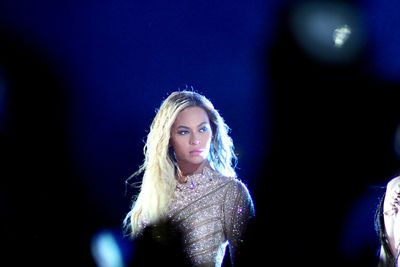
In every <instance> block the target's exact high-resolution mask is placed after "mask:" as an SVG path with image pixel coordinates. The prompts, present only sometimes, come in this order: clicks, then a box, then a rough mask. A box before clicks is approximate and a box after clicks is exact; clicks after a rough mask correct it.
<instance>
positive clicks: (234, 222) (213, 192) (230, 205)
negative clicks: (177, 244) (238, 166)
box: [167, 167, 254, 266]
mask: <svg viewBox="0 0 400 267" xmlns="http://www.w3.org/2000/svg"><path fill="white" fill-rule="evenodd" d="M167 216H168V218H169V219H170V221H171V222H172V224H173V225H174V226H175V227H177V228H178V230H179V231H180V232H181V233H182V236H183V245H184V249H185V253H186V255H187V256H188V258H189V260H190V261H191V262H192V263H193V266H221V265H222V261H223V259H224V255H225V249H226V247H227V246H229V251H230V254H231V259H232V261H233V262H234V261H235V255H236V254H237V253H238V251H237V250H238V249H239V245H240V243H241V242H243V241H242V237H243V233H244V231H245V229H246V224H247V223H248V221H249V219H250V218H252V217H254V206H253V201H252V199H251V196H250V194H249V191H248V189H247V188H246V186H245V185H244V184H243V183H242V182H241V181H240V180H238V179H236V178H233V177H225V176H222V175H221V174H219V173H217V172H216V171H214V170H212V169H210V168H208V167H205V168H204V169H203V171H202V173H199V174H193V175H190V176H188V180H187V182H186V183H183V184H180V183H179V184H178V185H177V187H176V189H175V192H174V195H173V198H172V201H171V204H170V209H169V213H168V215H167Z"/></svg>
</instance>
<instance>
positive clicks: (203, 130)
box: [200, 126, 208, 132]
mask: <svg viewBox="0 0 400 267" xmlns="http://www.w3.org/2000/svg"><path fill="white" fill-rule="evenodd" d="M207 131H208V127H207V126H204V127H201V128H200V132H207Z"/></svg>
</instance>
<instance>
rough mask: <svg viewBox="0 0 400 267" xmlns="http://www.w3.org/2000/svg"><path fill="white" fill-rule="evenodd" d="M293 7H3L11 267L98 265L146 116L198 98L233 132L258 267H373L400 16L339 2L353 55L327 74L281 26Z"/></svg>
mask: <svg viewBox="0 0 400 267" xmlns="http://www.w3.org/2000/svg"><path fill="white" fill-rule="evenodd" d="M302 2H303V1H258V0H255V1H239V2H232V1H218V2H214V1H174V2H168V1H146V2H143V3H141V2H139V1H135V2H134V1H73V0H72V1H56V2H55V1H45V0H41V1H22V0H19V1H7V0H3V1H2V2H1V4H0V38H1V51H0V56H1V57H0V60H1V61H0V79H1V82H0V119H1V120H0V129H1V136H2V144H1V146H2V149H1V150H2V156H3V158H4V159H5V160H4V161H3V162H4V166H3V167H2V169H3V170H4V172H2V174H1V175H2V177H1V180H2V192H1V193H2V195H1V197H2V203H4V205H2V209H4V212H2V216H3V218H2V219H3V221H5V227H4V233H2V234H3V235H5V236H6V239H5V240H7V243H9V245H8V247H9V251H10V254H9V255H15V257H16V258H13V259H18V260H24V259H23V258H19V256H18V255H23V254H25V253H28V256H29V257H30V258H31V259H32V260H33V261H35V260H36V261H37V262H38V263H40V262H41V263H43V264H46V263H54V261H52V260H53V259H54V258H55V259H57V260H59V261H60V262H62V261H63V260H62V259H65V255H69V256H68V257H66V258H67V259H66V261H68V262H70V263H71V264H73V266H78V265H79V266H89V265H91V264H93V262H92V256H91V255H90V249H89V242H90V240H91V238H92V236H93V235H94V234H95V233H97V232H98V231H100V230H102V229H119V228H120V225H121V220H122V219H123V217H124V214H125V212H127V210H128V206H129V204H130V200H129V196H125V195H124V193H125V179H126V178H127V177H128V176H129V175H130V174H131V173H133V172H134V171H135V170H136V169H137V168H138V166H139V165H140V164H141V163H142V159H143V157H142V148H143V145H144V139H145V136H146V133H147V130H148V127H149V125H150V123H151V120H152V118H153V116H154V115H155V109H156V108H157V107H158V106H159V105H160V103H161V100H162V99H163V98H165V97H166V96H167V95H168V93H170V92H172V91H174V90H177V89H182V88H185V86H193V88H194V89H195V90H197V91H199V92H200V93H203V94H205V95H206V96H208V97H209V98H210V100H211V101H212V102H213V103H214V104H215V106H216V108H217V109H218V110H219V111H220V112H221V114H222V116H223V117H224V118H225V120H226V122H227V124H228V125H229V126H230V127H231V129H232V132H231V135H232V137H233V139H234V142H235V145H236V150H237V152H238V153H239V165H238V166H239V169H238V174H239V176H240V177H241V178H242V179H243V180H244V182H245V183H246V184H247V185H248V187H249V189H250V191H251V193H252V194H253V197H254V200H255V205H256V209H257V214H258V218H259V221H258V223H257V225H256V226H255V229H256V230H254V232H257V234H253V235H251V237H252V238H250V240H251V242H260V243H258V245H254V252H253V254H252V256H254V257H253V258H254V260H255V262H256V260H267V261H268V262H269V261H271V260H272V259H273V257H277V258H279V260H284V261H288V262H292V261H293V262H297V263H303V262H307V264H308V265H307V266H310V262H309V261H311V262H312V263H313V261H314V259H313V257H315V261H316V260H317V259H318V260H319V259H322V258H324V257H325V253H326V258H332V259H335V260H336V262H337V264H338V265H336V266H345V265H344V264H346V263H348V264H353V265H351V266H355V265H356V264H358V263H360V262H361V261H364V259H365V258H366V259H365V261H368V262H369V263H372V262H371V260H373V259H374V257H375V255H372V254H374V253H375V249H376V246H377V244H376V242H377V240H376V236H375V235H374V232H373V222H372V219H371V218H372V217H373V216H372V215H373V211H374V207H375V206H374V205H375V204H376V202H377V198H378V196H379V195H380V193H381V190H380V189H379V190H378V189H376V188H380V186H382V185H384V184H385V182H387V181H388V179H389V178H390V177H391V176H393V175H394V174H395V173H396V170H397V168H398V160H399V158H400V157H399V156H398V155H396V153H395V151H394V148H393V142H394V138H395V136H394V135H395V134H394V132H395V129H396V127H397V125H398V124H399V121H400V119H399V115H398V114H399V112H398V111H397V109H396V104H397V99H399V98H398V97H399V94H400V89H399V81H400V76H399V73H400V54H399V53H400V52H399V50H398V47H399V45H400V39H399V38H400V37H399V36H400V33H399V29H400V27H399V26H400V19H399V17H398V16H397V10H398V8H400V4H399V3H397V2H396V1H382V2H379V1H354V2H349V3H351V6H352V7H353V8H354V9H355V10H357V12H359V14H361V16H360V25H359V26H360V28H361V29H360V28H359V29H355V33H354V36H357V32H362V38H360V41H359V42H360V43H361V45H360V46H359V50H358V51H357V54H356V55H355V56H354V57H353V58H352V59H351V60H349V61H346V62H345V63H342V64H336V63H330V62H324V61H320V60H318V59H315V58H313V57H312V56H311V55H310V54H309V53H307V51H305V50H303V48H302V47H301V45H299V43H298V42H297V39H296V38H295V34H294V33H293V26H292V24H291V23H292V21H291V16H292V14H293V10H295V9H296V3H297V4H299V5H300V4H301V3H302ZM315 2H317V1H315ZM337 2H338V3H339V2H340V3H344V1H337ZM359 36H361V35H359ZM314 46H315V49H318V47H317V46H318V44H315V45H314ZM328 52H329V51H328ZM360 203H361V204H360ZM359 207H363V208H365V207H367V208H366V210H363V209H362V208H359ZM355 228H356V229H358V231H352V229H355ZM332 229H333V230H332ZM360 229H362V230H361V231H360ZM360 232H361V233H360ZM69 243H71V246H72V247H70V245H67V244H69ZM74 244H78V245H74ZM251 244H253V243H251ZM349 244H354V245H349ZM324 245H325V246H326V249H321V247H324ZM267 247H271V248H270V249H267ZM32 248H33V249H32ZM320 249H321V250H320ZM313 250H316V251H317V253H316V255H314V256H313V255H311V254H310V253H313V252H312V251H313ZM27 251H29V252H27ZM66 251H68V253H67V252H66ZM11 252H12V253H13V254H11ZM365 255H368V256H365ZM322 256H323V257H322ZM335 260H333V262H335ZM340 264H342V265H340ZM56 265H57V264H56ZM71 266H72V265H71ZM284 266H285V265H284ZM316 266H320V265H318V264H317V265H316ZM324 266H325V265H324ZM349 266H350V265H349ZM360 266H365V262H363V263H362V264H361V263H360Z"/></svg>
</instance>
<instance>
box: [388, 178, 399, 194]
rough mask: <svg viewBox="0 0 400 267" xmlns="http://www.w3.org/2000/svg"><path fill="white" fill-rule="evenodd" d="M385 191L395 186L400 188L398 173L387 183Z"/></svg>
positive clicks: (391, 189)
mask: <svg viewBox="0 0 400 267" xmlns="http://www.w3.org/2000/svg"><path fill="white" fill-rule="evenodd" d="M386 188H387V191H393V190H394V189H396V188H400V175H399V176H396V177H394V178H392V179H390V181H389V182H388V183H387V186H386Z"/></svg>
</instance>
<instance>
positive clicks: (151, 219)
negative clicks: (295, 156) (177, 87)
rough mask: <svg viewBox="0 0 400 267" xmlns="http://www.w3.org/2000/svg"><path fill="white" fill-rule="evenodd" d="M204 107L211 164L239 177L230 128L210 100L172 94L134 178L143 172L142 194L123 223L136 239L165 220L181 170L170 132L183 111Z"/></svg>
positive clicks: (160, 111)
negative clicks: (143, 231) (209, 137)
mask: <svg viewBox="0 0 400 267" xmlns="http://www.w3.org/2000/svg"><path fill="white" fill-rule="evenodd" d="M193 106H196V107H201V108H203V109H204V110H205V111H206V113H207V115H208V117H209V120H210V125H211V130H212V140H211V148H210V153H209V155H208V161H209V163H210V165H211V167H212V168H213V169H215V170H216V171H217V172H219V173H221V174H222V175H224V176H231V177H236V172H235V167H236V164H237V156H236V155H235V153H234V145H233V142H232V139H231V137H230V136H229V134H228V133H229V131H230V128H229V127H228V126H227V124H226V123H225V122H224V119H223V118H222V117H221V115H220V114H219V112H218V111H217V110H216V109H215V108H214V106H213V104H212V103H211V101H210V100H208V99H207V98H206V97H205V96H203V95H201V94H199V93H197V92H195V91H193V90H192V91H188V90H183V91H175V92H172V93H171V94H170V95H169V96H168V97H167V98H166V99H165V100H164V101H163V102H162V104H161V106H160V108H159V109H158V111H157V114H156V116H155V117H154V119H153V122H152V123H151V126H150V131H149V134H148V135H147V139H146V143H145V146H144V148H143V152H144V161H143V164H142V165H141V166H140V167H139V169H138V170H137V171H136V172H135V173H134V174H132V176H131V177H130V178H132V177H134V176H138V175H140V174H142V173H143V177H142V181H141V185H140V192H139V194H138V195H136V196H135V198H134V199H133V202H132V206H131V210H130V211H129V212H128V214H127V215H126V217H125V218H124V220H123V228H124V230H125V232H126V233H128V235H130V236H131V237H135V236H136V235H137V234H139V233H140V232H141V231H142V230H143V229H144V228H145V227H146V226H147V225H151V224H156V223H157V222H159V221H160V220H162V219H164V218H165V215H166V213H167V212H168V207H169V204H170V200H171V197H172V194H173V192H174V189H175V187H176V183H177V180H176V178H175V177H176V174H177V171H178V169H177V168H178V167H177V163H176V160H175V158H174V156H173V153H172V147H171V146H170V131H171V127H172V125H173V123H174V122H175V119H176V117H177V115H178V114H179V112H181V111H182V110H184V109H185V108H188V107H193Z"/></svg>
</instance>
